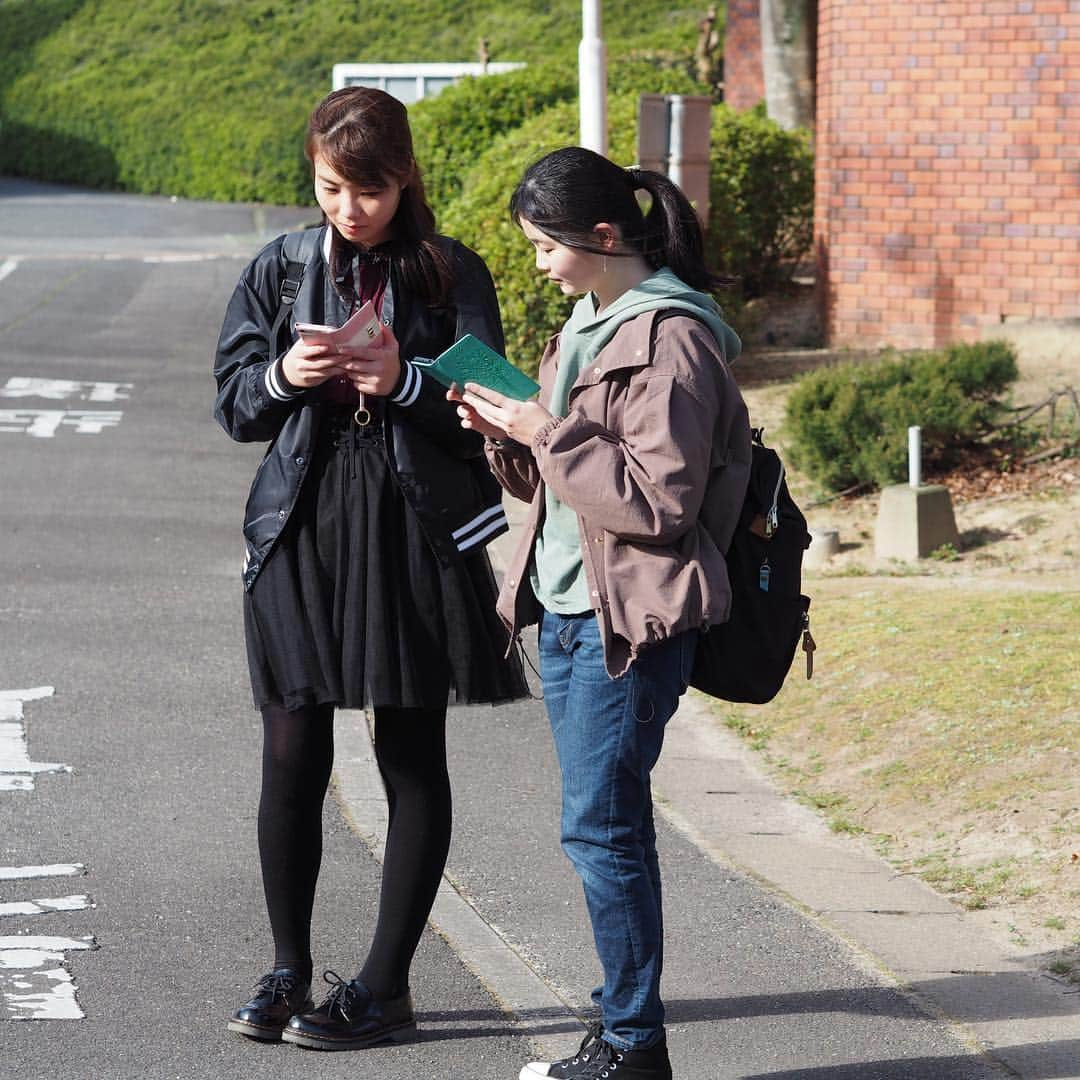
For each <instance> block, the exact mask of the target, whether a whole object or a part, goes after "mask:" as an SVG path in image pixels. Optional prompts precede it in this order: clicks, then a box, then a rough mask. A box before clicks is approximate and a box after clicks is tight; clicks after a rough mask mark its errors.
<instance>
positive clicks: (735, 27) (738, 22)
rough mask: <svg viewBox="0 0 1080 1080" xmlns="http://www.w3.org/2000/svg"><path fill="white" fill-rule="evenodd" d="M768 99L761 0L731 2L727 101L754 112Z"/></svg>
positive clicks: (727, 33) (726, 34)
mask: <svg viewBox="0 0 1080 1080" xmlns="http://www.w3.org/2000/svg"><path fill="white" fill-rule="evenodd" d="M764 97H765V76H764V73H763V72H762V69H761V3H760V0H728V3H727V22H726V25H725V30H724V101H725V102H726V103H727V104H728V105H730V106H731V107H732V108H733V109H751V108H753V107H754V106H755V105H756V104H757V103H758V102H759V101H761V100H762V99H763V98H764Z"/></svg>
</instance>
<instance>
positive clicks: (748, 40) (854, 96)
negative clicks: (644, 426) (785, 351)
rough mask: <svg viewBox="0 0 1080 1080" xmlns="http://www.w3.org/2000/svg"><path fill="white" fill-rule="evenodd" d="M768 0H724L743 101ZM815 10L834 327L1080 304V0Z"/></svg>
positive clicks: (826, 266)
mask: <svg viewBox="0 0 1080 1080" xmlns="http://www.w3.org/2000/svg"><path fill="white" fill-rule="evenodd" d="M758 9H759V4H758V0H729V4H728V30H727V33H728V35H729V36H728V43H727V45H726V46H725V93H726V96H727V98H728V100H729V101H730V102H731V103H732V104H734V105H735V107H747V106H749V105H752V104H754V103H755V102H756V101H757V100H760V97H761V90H760V89H758V90H750V91H749V92H747V88H749V87H760V86H761V85H762V84H761V83H760V81H756V80H760V30H759V28H758V26H756V25H755V23H757V22H758V20H759V10H758ZM817 25H818V36H817V125H816V138H815V143H816V155H817V164H816V202H815V236H816V243H817V253H818V265H819V274H818V283H819V289H820V295H821V299H822V305H823V308H822V315H823V320H824V325H825V330H826V336H827V339H828V341H829V343H830V344H832V345H834V346H843V345H878V344H890V345H895V346H898V347H902V348H910V347H929V346H936V345H941V344H943V343H945V342H949V341H972V340H977V339H979V338H981V337H986V336H990V335H992V334H993V332H994V328H995V327H1000V326H1001V325H1002V324H1003V323H1015V322H1021V321H1035V320H1067V319H1072V320H1076V319H1080V0H877V2H876V3H858V2H852V0H847V2H844V3H841V2H840V0H818V20H817ZM755 40H756V42H757V43H758V44H757V45H756V48H757V50H758V52H757V55H756V56H755V55H754V48H755V44H754V43H755Z"/></svg>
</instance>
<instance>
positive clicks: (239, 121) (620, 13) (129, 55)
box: [0, 0, 701, 202]
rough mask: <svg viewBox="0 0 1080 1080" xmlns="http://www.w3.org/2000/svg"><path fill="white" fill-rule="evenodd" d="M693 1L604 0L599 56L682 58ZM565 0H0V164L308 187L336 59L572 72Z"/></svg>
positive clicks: (569, 3) (90, 178)
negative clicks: (607, 1) (317, 116)
mask: <svg viewBox="0 0 1080 1080" xmlns="http://www.w3.org/2000/svg"><path fill="white" fill-rule="evenodd" d="M700 15H701V10H700V9H699V8H698V7H695V6H686V5H682V4H676V5H671V4H668V3H665V2H663V0H635V3H634V4H624V5H608V7H607V10H606V11H605V12H604V31H605V35H606V40H607V46H608V51H609V56H610V57H612V58H613V59H617V58H619V57H632V56H635V55H639V54H643V53H646V52H648V53H650V54H653V55H660V56H664V55H669V56H671V57H682V58H689V57H690V56H691V55H692V52H693V46H694V41H695V38H696V32H697V31H696V26H697V20H698V19H699V18H700ZM580 35H581V8H580V4H579V3H578V0H543V2H541V0H519V2H516V3H509V2H507V0H400V2H399V3H396V4H394V5H393V7H392V8H387V6H386V4H384V3H376V2H373V0H290V2H288V3H286V2H284V0H141V2H140V3H138V4H134V3H131V2H130V0H0V125H2V127H0V171H6V172H9V173H16V174H20V175H30V176H39V177H48V178H51V179H54V180H66V181H71V182H77V183H83V184H89V185H92V186H99V187H113V188H123V189H128V190H135V191H143V192H164V193H169V194H176V195H184V196H188V197H194V198H212V199H255V200H260V201H266V202H296V201H300V200H305V201H306V200H307V198H308V195H307V189H308V180H307V172H306V167H305V165H304V162H303V160H302V157H301V146H300V143H301V139H302V133H303V129H304V124H305V121H306V118H307V115H308V113H309V112H310V110H311V107H312V106H313V105H314V104H315V102H317V101H318V100H319V98H320V97H322V96H323V95H324V94H325V93H326V92H328V91H329V90H330V85H331V82H330V80H331V68H332V66H333V64H334V63H335V62H338V61H354V62H357V61H384V62H390V61H432V60H445V61H462V60H475V59H476V57H477V46H478V42H479V40H480V38H481V37H485V38H487V40H488V42H489V49H490V52H491V58H492V59H493V60H522V61H526V62H528V63H530V64H532V65H554V66H556V67H559V68H566V69H568V70H576V50H577V44H578V40H579V38H580Z"/></svg>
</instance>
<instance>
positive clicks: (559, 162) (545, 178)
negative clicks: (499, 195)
mask: <svg viewBox="0 0 1080 1080" xmlns="http://www.w3.org/2000/svg"><path fill="white" fill-rule="evenodd" d="M638 190H644V191H646V192H647V193H648V194H649V197H650V199H651V205H650V206H649V209H648V212H647V213H642V210H641V205H640V204H639V203H638V200H637V196H636V194H635V192H636V191H638ZM510 216H511V217H512V218H513V219H514V220H515V221H516V222H517V223H518V224H520V223H521V220H522V218H524V219H525V220H526V221H529V222H531V223H532V224H533V225H535V226H536V228H538V229H539V230H540V231H541V232H542V233H545V234H546V235H547V236H550V237H551V238H552V239H553V240H557V241H558V242H559V243H560V244H565V245H566V246H567V247H573V248H578V249H580V250H582V251H592V252H595V253H597V254H606V255H609V256H610V255H618V254H639V255H641V256H642V257H643V258H644V259H645V261H646V262H647V263H648V264H649V265H650V266H651V267H652V268H653V269H654V270H659V269H660V267H662V266H666V267H668V268H669V269H670V270H671V271H672V272H673V273H674V274H675V275H676V276H678V277H679V278H681V279H682V280H683V281H685V282H686V284H687V285H689V286H690V287H691V288H693V289H701V290H704V291H709V290H712V289H714V288H716V287H717V286H718V285H720V284H722V283H723V282H724V280H725V279H723V278H721V277H719V276H718V275H716V274H713V273H712V272H711V271H710V270H709V268H708V266H707V265H706V263H705V236H704V233H703V231H702V228H701V222H700V221H699V220H698V216H697V214H696V213H695V211H694V208H693V207H692V206H691V205H690V202H689V200H688V199H687V198H686V196H685V195H684V194H683V193H682V192H681V191H680V190H679V189H678V187H676V186H675V184H673V183H672V182H671V181H670V180H669V179H668V178H667V177H666V176H664V175H662V174H661V173H657V172H650V171H648V170H646V169H622V168H620V167H619V166H618V165H616V164H615V163H614V162H612V161H609V160H608V159H607V158H606V157H602V156H601V155H600V154H597V153H595V152H594V151H592V150H586V149H585V148H584V147H581V146H568V147H564V148H563V149H562V150H555V151H554V152H552V153H550V154H547V155H546V156H545V157H542V158H541V159H540V160H539V161H537V162H535V163H534V164H533V165H530V166H529V168H528V169H526V171H525V175H524V176H523V177H522V178H521V182H520V183H519V184H518V186H517V188H516V189H515V191H514V194H513V195H512V196H511V197H510ZM601 221H606V222H608V223H609V224H611V225H615V226H617V227H618V229H619V233H620V236H621V237H622V248H623V250H622V251H621V252H620V251H619V250H618V249H616V250H615V251H609V250H607V249H605V248H601V247H600V246H599V244H598V242H597V239H596V236H595V233H594V232H593V230H594V228H595V227H596V225H597V224H598V223H599V222H601Z"/></svg>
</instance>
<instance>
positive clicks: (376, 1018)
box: [281, 971, 416, 1050]
mask: <svg viewBox="0 0 1080 1080" xmlns="http://www.w3.org/2000/svg"><path fill="white" fill-rule="evenodd" d="M323 978H324V979H325V980H326V981H327V982H328V983H329V984H330V985H331V986H332V987H333V989H332V990H331V991H330V993H329V994H328V995H327V998H326V1000H325V1001H324V1002H323V1003H322V1004H321V1005H320V1006H319V1007H318V1008H317V1009H315V1010H313V1011H312V1012H307V1013H303V1014H302V1015H300V1016H294V1017H293V1018H292V1019H291V1020H290V1021H289V1023H288V1025H287V1026H286V1027H285V1030H284V1031H283V1032H282V1033H281V1037H282V1039H284V1040H285V1042H290V1043H296V1044H297V1046H306V1047H308V1048H309V1049H311V1050H359V1049H361V1048H362V1047H364V1046H374V1045H375V1044H376V1043H382V1042H408V1041H409V1039H411V1038H413V1037H414V1036H415V1035H416V1017H415V1015H414V1014H413V1004H412V997H411V996H410V995H409V994H408V993H405V994H402V995H401V997H397V998H393V999H392V1000H390V1001H376V1000H375V999H374V998H373V997H372V996H371V993H370V991H369V990H368V988H367V987H366V986H365V985H364V984H363V983H362V982H361V981H360V980H359V979H352V980H351V981H350V982H346V981H345V980H344V979H342V978H341V976H340V975H337V974H335V973H334V972H333V971H325V972H323Z"/></svg>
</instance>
